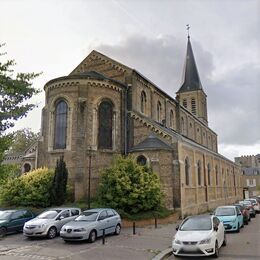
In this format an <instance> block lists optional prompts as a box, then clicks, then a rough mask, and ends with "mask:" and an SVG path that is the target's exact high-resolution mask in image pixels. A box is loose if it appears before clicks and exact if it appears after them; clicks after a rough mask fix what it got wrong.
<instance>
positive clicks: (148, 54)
mask: <svg viewBox="0 0 260 260" xmlns="http://www.w3.org/2000/svg"><path fill="white" fill-rule="evenodd" d="M186 44H187V42H186V39H183V40H179V39H177V38H176V37H174V36H172V35H163V36H161V37H160V38H156V39H148V38H146V37H143V36H139V35H135V36H131V37H129V38H126V39H125V40H124V41H122V42H121V43H119V44H118V45H115V46H111V45H99V46H97V49H98V50H99V51H101V52H102V53H104V54H106V55H108V56H110V57H112V58H114V59H116V60H118V61H119V62H121V63H123V64H125V65H127V66H129V67H132V68H135V69H136V70H138V71H139V72H140V73H142V74H143V75H144V76H146V77H147V78H149V79H150V80H152V81H153V82H154V83H155V84H157V86H159V87H160V88H161V89H162V90H164V91H165V92H167V93H168V94H169V95H171V96H172V97H175V92H176V91H177V90H178V89H179V86H180V84H181V81H182V71H183V65H184V58H185V53H186ZM192 47H193V52H194V55H195V59H196V62H197V67H198V70H199V74H200V77H201V81H202V85H203V87H204V90H205V92H206V93H207V96H208V110H209V125H210V127H212V129H213V130H214V131H215V132H217V133H218V136H219V142H220V143H222V144H234V145H235V144H249V145H250V144H254V143H256V142H258V141H259V139H260V138H259V136H260V135H259V133H260V122H259V116H258V113H259V111H260V109H259V104H260V103H259V102H258V100H257V99H258V98H259V96H260V93H259V85H260V80H259V78H257V76H256V75H260V68H259V66H257V65H256V64H247V65H243V66H242V67H240V68H239V69H233V70H231V69H230V70H227V71H226V72H225V73H224V74H223V75H222V76H221V77H220V76H219V75H217V76H218V78H216V77H215V78H214V74H213V72H214V70H215V66H214V61H213V55H212V53H210V52H209V51H207V50H205V49H204V48H203V46H202V45H201V44H200V42H196V41H194V42H193V41H192Z"/></svg>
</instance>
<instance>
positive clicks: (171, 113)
mask: <svg viewBox="0 0 260 260" xmlns="http://www.w3.org/2000/svg"><path fill="white" fill-rule="evenodd" d="M173 126H174V114H173V111H172V109H171V112H170V127H171V128H173Z"/></svg>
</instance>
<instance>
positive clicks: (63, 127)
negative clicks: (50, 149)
mask: <svg viewBox="0 0 260 260" xmlns="http://www.w3.org/2000/svg"><path fill="white" fill-rule="evenodd" d="M67 119H68V105H67V103H66V102H65V101H64V100H60V101H58V102H57V104H56V107H55V130H54V131H55V132H54V133H55V134H54V149H65V148H66V140H67Z"/></svg>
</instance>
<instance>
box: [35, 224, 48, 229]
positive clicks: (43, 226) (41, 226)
mask: <svg viewBox="0 0 260 260" xmlns="http://www.w3.org/2000/svg"><path fill="white" fill-rule="evenodd" d="M45 227H46V224H42V225H38V226H37V228H45Z"/></svg>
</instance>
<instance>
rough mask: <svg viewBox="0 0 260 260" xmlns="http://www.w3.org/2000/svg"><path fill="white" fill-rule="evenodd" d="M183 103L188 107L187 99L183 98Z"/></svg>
mask: <svg viewBox="0 0 260 260" xmlns="http://www.w3.org/2000/svg"><path fill="white" fill-rule="evenodd" d="M182 105H183V106H184V107H185V108H187V99H183V101H182Z"/></svg>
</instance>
